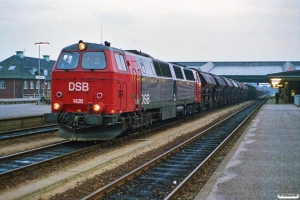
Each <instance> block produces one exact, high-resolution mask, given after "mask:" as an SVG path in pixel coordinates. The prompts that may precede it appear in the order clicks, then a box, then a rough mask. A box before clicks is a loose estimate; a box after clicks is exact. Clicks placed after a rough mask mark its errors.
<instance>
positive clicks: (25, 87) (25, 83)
mask: <svg viewBox="0 0 300 200" xmlns="http://www.w3.org/2000/svg"><path fill="white" fill-rule="evenodd" d="M24 89H28V82H27V81H24Z"/></svg>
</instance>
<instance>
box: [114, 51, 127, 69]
mask: <svg viewBox="0 0 300 200" xmlns="http://www.w3.org/2000/svg"><path fill="white" fill-rule="evenodd" d="M115 58H116V61H117V65H118V69H119V70H121V71H127V66H126V64H125V58H124V56H123V55H122V54H118V53H116V54H115Z"/></svg>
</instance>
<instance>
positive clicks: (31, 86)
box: [30, 81, 34, 89]
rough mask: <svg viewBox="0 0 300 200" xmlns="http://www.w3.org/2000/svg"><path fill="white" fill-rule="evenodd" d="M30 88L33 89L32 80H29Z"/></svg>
mask: <svg viewBox="0 0 300 200" xmlns="http://www.w3.org/2000/svg"><path fill="white" fill-rule="evenodd" d="M30 89H34V84H33V81H30Z"/></svg>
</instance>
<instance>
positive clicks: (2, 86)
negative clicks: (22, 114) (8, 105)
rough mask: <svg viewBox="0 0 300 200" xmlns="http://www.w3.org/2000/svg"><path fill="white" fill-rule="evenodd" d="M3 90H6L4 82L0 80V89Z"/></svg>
mask: <svg viewBox="0 0 300 200" xmlns="http://www.w3.org/2000/svg"><path fill="white" fill-rule="evenodd" d="M5 88H6V83H5V80H0V89H5Z"/></svg>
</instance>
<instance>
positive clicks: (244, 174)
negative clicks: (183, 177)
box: [195, 97, 300, 200]
mask: <svg viewBox="0 0 300 200" xmlns="http://www.w3.org/2000/svg"><path fill="white" fill-rule="evenodd" d="M287 193H288V194H294V195H295V194H296V196H299V194H300V108H299V107H297V106H295V105H294V104H285V103H284V102H283V101H282V100H280V101H279V104H275V98H274V97H273V98H270V99H269V100H268V101H267V103H266V104H265V105H263V106H262V108H261V110H260V111H259V113H258V115H257V116H256V117H255V119H254V120H253V121H252V122H251V124H250V126H249V127H248V128H247V130H246V131H245V132H244V134H243V135H242V137H241V138H240V139H239V141H238V142H237V143H236V144H235V146H234V147H233V149H232V150H231V151H230V153H229V154H228V155H227V156H226V157H225V159H224V160H223V162H222V163H221V164H220V166H219V167H218V168H217V170H216V171H215V173H214V174H213V175H212V177H211V178H210V179H209V181H208V182H207V183H206V185H205V186H204V187H203V188H202V190H201V191H200V193H199V194H198V196H197V197H196V198H195V199H196V200H202V199H206V200H222V199H225V200H227V199H228V200H233V199H239V200H240V199H256V200H257V199H262V200H265V199H279V198H278V196H277V195H278V194H287ZM290 199H292V198H290ZM294 199H297V198H294ZM298 199H300V198H298Z"/></svg>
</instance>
